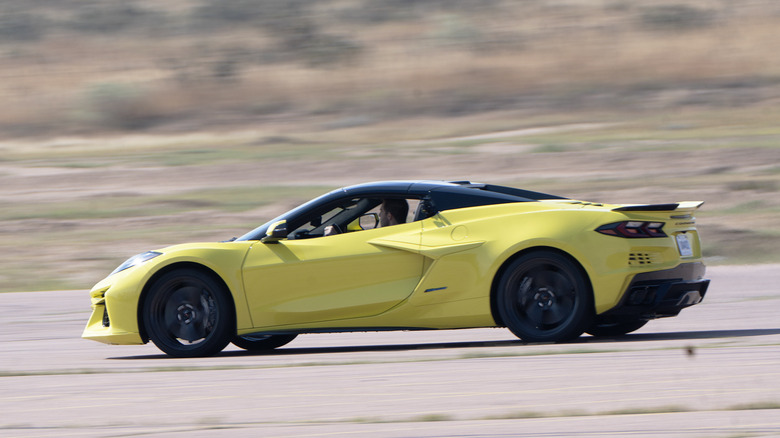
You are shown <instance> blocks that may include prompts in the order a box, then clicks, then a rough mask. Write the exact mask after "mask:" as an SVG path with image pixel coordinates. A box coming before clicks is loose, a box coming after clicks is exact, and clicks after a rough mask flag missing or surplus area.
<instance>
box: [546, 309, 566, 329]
mask: <svg viewBox="0 0 780 438" xmlns="http://www.w3.org/2000/svg"><path fill="white" fill-rule="evenodd" d="M566 316H567V312H565V311H564V309H563V308H562V306H559V305H554V306H552V307H550V308H549V309H547V310H546V311H545V312H544V317H543V318H542V322H544V324H546V325H556V324H558V323H560V322H561V321H563V319H564V318H566Z"/></svg>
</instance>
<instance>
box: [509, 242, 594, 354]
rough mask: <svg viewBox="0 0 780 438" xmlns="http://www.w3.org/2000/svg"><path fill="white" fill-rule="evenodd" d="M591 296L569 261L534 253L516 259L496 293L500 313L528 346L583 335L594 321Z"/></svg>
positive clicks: (552, 255)
mask: <svg viewBox="0 0 780 438" xmlns="http://www.w3.org/2000/svg"><path fill="white" fill-rule="evenodd" d="M592 303H593V296H592V294H591V291H590V287H589V286H588V283H587V282H586V279H585V276H584V275H583V274H582V273H581V271H580V269H579V268H578V267H577V266H576V265H575V264H574V263H573V262H572V261H571V260H569V259H568V258H567V257H565V256H563V255H561V254H558V253H555V252H551V251H535V252H532V253H528V254H525V255H523V256H521V257H519V258H518V259H516V260H515V261H513V262H512V263H511V264H510V265H509V266H508V267H507V269H506V270H505V271H504V273H503V274H502V276H501V279H500V281H499V285H498V291H497V304H498V311H499V314H500V316H501V318H502V320H503V322H504V324H505V325H506V326H507V328H508V329H509V330H511V331H512V333H514V334H515V335H516V336H517V337H519V338H520V339H522V340H524V341H527V342H559V341H567V340H571V339H574V338H577V337H579V336H580V335H581V334H582V333H583V332H584V331H585V328H586V327H588V326H589V325H590V322H591V321H592V319H593V310H592V308H593V304H592Z"/></svg>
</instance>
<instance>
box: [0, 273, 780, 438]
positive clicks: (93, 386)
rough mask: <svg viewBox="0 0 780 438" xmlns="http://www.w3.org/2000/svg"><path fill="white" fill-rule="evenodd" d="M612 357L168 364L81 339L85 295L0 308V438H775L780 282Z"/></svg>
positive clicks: (585, 349)
mask: <svg viewBox="0 0 780 438" xmlns="http://www.w3.org/2000/svg"><path fill="white" fill-rule="evenodd" d="M708 276H709V277H710V278H711V279H712V280H713V282H712V285H711V287H710V290H709V292H708V294H707V297H706V298H705V300H704V302H703V303H702V304H700V305H698V306H694V307H692V308H690V309H686V310H684V311H683V313H682V314H681V315H680V316H679V317H677V318H671V319H665V320H658V321H652V322H651V323H649V324H648V325H647V326H645V327H644V328H643V329H641V330H639V331H638V332H636V333H635V334H632V335H629V336H625V337H622V338H619V339H602V340H598V339H594V338H591V337H589V336H583V337H582V338H580V339H579V340H578V341H577V342H573V343H568V344H533V345H525V344H522V343H521V342H519V341H517V340H516V339H515V338H514V337H513V336H512V335H511V334H510V333H509V332H508V331H507V330H504V329H476V330H455V331H435V332H434V331H430V332H385V333H344V334H318V335H303V336H300V337H299V338H298V339H296V340H295V341H293V342H292V343H291V344H289V345H288V346H286V347H283V348H281V349H279V350H277V351H274V352H271V353H265V354H252V353H248V352H244V351H242V350H238V349H235V348H233V347H231V348H229V349H227V350H225V351H224V352H223V353H222V354H221V355H219V356H217V357H213V358H201V359H169V358H167V357H166V356H164V355H162V354H161V353H160V352H159V351H158V350H157V349H156V348H155V347H154V346H152V345H146V346H107V345H102V344H99V343H95V342H89V341H85V340H82V339H80V337H79V336H80V334H81V330H82V328H83V326H84V324H85V323H86V320H87V317H88V314H89V297H88V294H87V293H86V292H85V291H64V292H30V293H7V294H0V310H2V317H0V394H1V395H2V396H1V397H0V436H3V437H17V436H19V437H35V436H40V437H55V436H56V437H62V436H78V437H98V436H101V437H102V436H106V437H108V436H111V437H117V436H162V437H185V436H186V437H223V436H224V437H228V436H230V437H235V436H264V437H270V436H279V437H327V436H359V437H362V436H372V437H540V436H575V437H596V436H599V437H601V436H636V437H656V436H657V437H661V436H664V437H669V436H680V437H732V436H751V437H754V436H775V437H780V316H778V315H780V288H779V286H778V285H780V266H779V265H758V266H716V267H712V268H710V269H709V272H708Z"/></svg>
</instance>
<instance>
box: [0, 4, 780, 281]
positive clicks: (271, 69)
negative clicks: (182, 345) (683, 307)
mask: <svg viewBox="0 0 780 438" xmlns="http://www.w3.org/2000/svg"><path fill="white" fill-rule="evenodd" d="M778 19H780V4H778V3H776V2H772V1H769V0H746V1H742V2H739V4H736V3H734V2H730V1H726V0H651V1H646V2H642V3H636V2H630V1H621V0H601V1H584V0H531V1H523V2H516V1H510V0H490V1H483V2H473V1H465V0H463V1H462V0H455V1H453V0H414V1H412V0H383V1H376V0H325V1H313V0H223V1H220V2H213V1H207V0H176V1H169V2H154V1H151V0H133V1H118V0H99V1H98V0H35V1H21V0H17V1H6V2H3V3H2V4H0V79H2V80H0V95H1V96H2V97H3V98H2V99H0V205H2V209H0V249H2V251H0V291H18V290H39V289H70V288H79V289H81V288H87V287H89V286H90V285H91V284H93V283H94V282H96V281H97V280H99V279H100V278H101V277H102V276H103V275H104V274H105V273H107V272H110V271H111V269H113V268H114V267H115V265H116V264H118V263H120V262H121V261H122V260H123V259H125V258H127V257H129V256H131V255H133V254H134V253H136V252H140V251H144V250H147V249H150V248H156V247H160V246H164V245H167V244H173V243H177V242H183V241H192V240H223V239H227V238H230V237H233V236H236V235H240V234H243V233H244V232H245V231H247V230H249V229H251V228H253V227H254V226H256V225H259V224H260V223H262V222H264V221H265V220H268V219H270V218H271V217H273V216H274V215H276V214H278V213H280V212H281V211H283V210H286V209H287V208H289V207H291V206H292V205H295V204H296V203H298V202H300V201H303V200H306V199H308V198H310V197H312V196H315V195H317V194H320V193H322V192H324V191H327V190H330V189H332V188H335V187H338V186H341V185H344V184H350V183H356V182H361V181H366V180H374V179H395V178H415V179H416V178H431V179H472V180H482V181H489V182H496V183H502V184H509V185H517V186H523V187H528V188H530V189H534V190H540V191H546V192H551V193H557V194H562V195H567V196H571V197H575V198H581V199H587V200H594V201H601V202H612V203H620V202H669V201H677V200H704V201H706V204H705V206H704V207H703V209H702V210H701V211H700V213H699V215H698V220H699V229H700V231H701V235H702V238H703V240H704V246H705V255H706V256H707V259H708V263H710V264H712V263H768V262H772V263H777V262H780V249H779V248H780V214H778V213H780V123H778V122H779V121H780V119H779V118H778V117H779V116H778V114H780V58H779V57H777V56H776V47H778V44H779V43H780V31H778V30H777V25H776V24H777V21H778Z"/></svg>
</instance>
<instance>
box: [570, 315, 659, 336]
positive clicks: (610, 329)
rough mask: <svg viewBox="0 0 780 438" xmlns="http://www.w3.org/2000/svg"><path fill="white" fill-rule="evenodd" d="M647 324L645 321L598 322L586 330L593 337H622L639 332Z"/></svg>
mask: <svg viewBox="0 0 780 438" xmlns="http://www.w3.org/2000/svg"><path fill="white" fill-rule="evenodd" d="M645 324H647V321H646V320H644V319H638V320H636V321H626V322H612V323H608V322H599V321H598V320H597V321H596V322H595V323H594V324H593V325H591V326H590V327H588V329H587V330H585V331H586V332H587V333H588V334H591V335H593V336H597V337H601V336H622V335H625V334H628V333H631V332H633V331H636V330H639V329H640V328H642V327H644V326H645Z"/></svg>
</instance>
